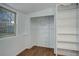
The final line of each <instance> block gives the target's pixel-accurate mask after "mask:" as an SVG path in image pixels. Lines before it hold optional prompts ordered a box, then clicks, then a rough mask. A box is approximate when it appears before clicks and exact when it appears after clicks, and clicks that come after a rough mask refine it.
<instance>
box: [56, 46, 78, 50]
mask: <svg viewBox="0 0 79 59" xmlns="http://www.w3.org/2000/svg"><path fill="white" fill-rule="evenodd" d="M57 49H65V50H74V51H79V49H70V48H65V47H64V48H63V47H57Z"/></svg>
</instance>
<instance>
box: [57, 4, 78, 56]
mask: <svg viewBox="0 0 79 59" xmlns="http://www.w3.org/2000/svg"><path fill="white" fill-rule="evenodd" d="M57 9H58V10H57V20H56V29H57V36H56V37H57V53H61V52H62V53H61V54H64V55H66V54H65V53H66V52H68V51H70V52H68V54H72V55H74V53H75V55H76V52H73V51H79V40H78V39H77V37H78V36H79V33H77V28H79V26H77V24H76V23H77V14H76V13H77V8H76V4H70V5H63V6H62V5H59V6H58V8H57ZM59 49H61V51H59ZM71 52H72V53H71ZM61 54H60V55H61Z"/></svg>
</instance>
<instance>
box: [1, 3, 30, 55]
mask: <svg viewBox="0 0 79 59" xmlns="http://www.w3.org/2000/svg"><path fill="white" fill-rule="evenodd" d="M0 5H1V6H4V7H5V8H8V9H11V10H13V11H15V12H16V36H12V37H4V38H0V56H1V55H2V56H13V55H17V54H18V53H20V52H21V51H22V50H24V49H25V48H29V46H30V42H29V41H30V40H29V39H28V31H25V30H26V28H25V27H27V25H28V23H26V22H27V21H26V20H27V17H26V15H25V14H22V13H20V12H18V11H16V10H14V9H12V8H10V7H8V6H5V5H3V4H0Z"/></svg>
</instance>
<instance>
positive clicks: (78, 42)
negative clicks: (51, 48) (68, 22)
mask: <svg viewBox="0 0 79 59" xmlns="http://www.w3.org/2000/svg"><path fill="white" fill-rule="evenodd" d="M57 42H58V43H70V44H71V43H72V44H79V41H57Z"/></svg>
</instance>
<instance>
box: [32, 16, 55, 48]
mask: <svg viewBox="0 0 79 59" xmlns="http://www.w3.org/2000/svg"><path fill="white" fill-rule="evenodd" d="M31 37H32V40H33V41H34V44H35V45H37V46H44V47H49V48H54V44H55V43H54V17H53V16H43V17H34V18H32V20H31Z"/></svg>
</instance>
